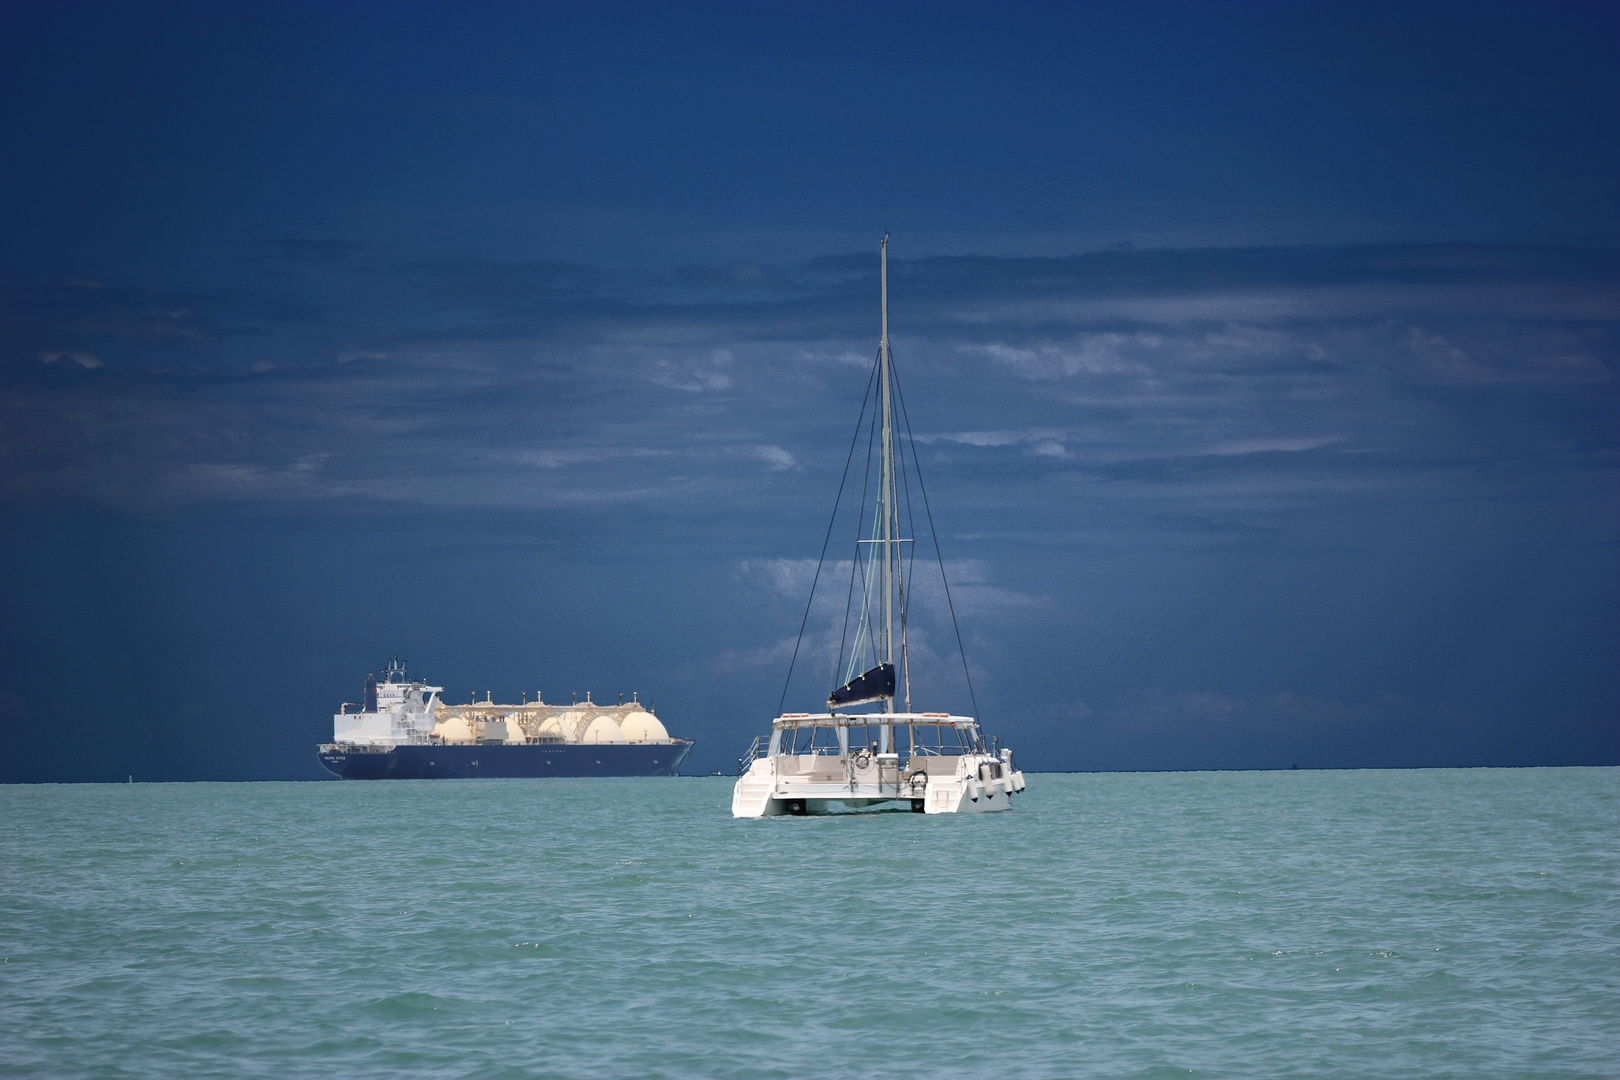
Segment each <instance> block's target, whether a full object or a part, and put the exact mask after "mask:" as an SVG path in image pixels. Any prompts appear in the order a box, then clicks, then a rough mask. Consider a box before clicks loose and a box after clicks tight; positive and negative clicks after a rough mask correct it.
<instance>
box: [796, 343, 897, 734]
mask: <svg viewBox="0 0 1620 1080" xmlns="http://www.w3.org/2000/svg"><path fill="white" fill-rule="evenodd" d="M877 368H878V366H877V362H876V361H873V363H872V373H871V374H870V375H868V376H867V377H866V393H865V394H863V395H862V396H861V414H860V415H859V416H858V417H856V418H855V433H854V434H853V435H851V436H850V437H849V454H848V455H847V456H846V457H845V458H844V475H843V476H841V477H839V478H838V495H837V496H836V497H835V498H834V499H833V511H832V517H830V518H828V519H827V535H826V536H824V537H823V538H822V540H821V557H820V558H818V559H817V560H816V576H815V577H814V578H812V579H811V581H810V598H809V599H808V600H806V601H805V602H804V618H802V619H800V620H799V636H798V638H797V639H795V640H794V642H793V659H791V660H789V661H788V671H787V678H786V679H785V680H783V682H782V700H781V701H779V702H777V705H776V715H778V716H781V715H782V709H783V708H784V707H785V706H786V705H787V692H788V687H789V686H790V685H791V684H792V682H793V666H794V665H795V664H797V663H798V662H799V646H800V645H801V644H803V642H804V628H805V626H807V625H808V624H809V622H810V605H812V604H814V603H815V602H816V583H817V582H819V581H820V580H821V564H822V563H823V562H825V561H826V559H827V544H828V543H829V542H830V541H831V540H832V531H833V523H834V522H835V521H837V520H838V506H839V504H840V503H841V502H843V499H844V484H845V482H846V481H847V480H848V479H849V467H850V465H851V463H853V462H854V460H855V444H856V443H857V442H858V441H859V440H860V437H861V424H862V423H863V422H864V421H865V420H866V399H867V398H868V397H870V396H871V393H872V380H874V379H876V378H877ZM845 618H846V619H847V618H848V616H847V615H846V616H845ZM840 651H842V650H840Z"/></svg>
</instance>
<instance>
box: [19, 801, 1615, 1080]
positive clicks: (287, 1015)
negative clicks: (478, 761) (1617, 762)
mask: <svg viewBox="0 0 1620 1080" xmlns="http://www.w3.org/2000/svg"><path fill="white" fill-rule="evenodd" d="M730 791H731V781H730V780H729V779H719V778H683V779H675V780H669V779H663V780H659V779H651V780H610V781H599V780H534V781H521V780H520V781H442V782H441V781H426V782H383V783H370V784H366V783H338V782H330V783H289V784H183V785H182V784H174V785H167V784H151V785H147V784H134V785H109V786H41V787H32V786H30V787H7V788H3V789H0V822H3V832H0V957H3V960H0V1073H3V1074H5V1075H8V1076H49V1077H176V1076H187V1077H192V1076H220V1077H240V1076H264V1077H297V1076H343V1077H374V1076H375V1077H382V1076H390V1077H392V1076H431V1077H738V1078H742V1077H747V1078H759V1077H844V1076H848V1077H886V1078H909V1077H934V1076H951V1077H979V1076H985V1077H989V1076H994V1077H998V1078H999V1077H1091V1076H1096V1077H1160V1076H1164V1077H1168V1076H1195V1077H1196V1076H1209V1077H1214V1076H1219V1077H1245V1078H1247V1077H1269V1076H1312V1077H1317V1076H1345V1077H1351V1076H1355V1077H1362V1076H1368V1077H1408V1076H1410V1077H1436V1076H1455V1077H1510V1076H1514V1077H1517V1076H1522V1077H1599V1076H1606V1077H1613V1076H1620V769H1502V770H1498V769H1473V770H1434V771H1377V772H1362V771H1357V772H1306V771H1302V772H1251V773H1158V774H1083V775H1036V776H1031V777H1030V782H1029V790H1028V792H1027V793H1025V795H1023V796H1022V797H1021V798H1022V801H1021V803H1019V804H1018V807H1017V809H1016V810H1015V811H1014V812H1013V813H1011V814H1002V815H992V816H983V817H969V816H961V817H925V816H920V815H913V814H910V813H893V814H881V815H871V816H861V817H838V818H820V819H798V818H778V819H767V820H761V821H736V820H733V819H732V818H731V817H730V815H729V812H728V807H729V798H730Z"/></svg>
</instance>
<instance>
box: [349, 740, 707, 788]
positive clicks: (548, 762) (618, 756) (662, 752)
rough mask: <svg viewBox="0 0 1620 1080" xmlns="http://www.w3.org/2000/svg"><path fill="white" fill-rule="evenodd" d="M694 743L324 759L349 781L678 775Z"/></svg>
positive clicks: (440, 750)
mask: <svg viewBox="0 0 1620 1080" xmlns="http://www.w3.org/2000/svg"><path fill="white" fill-rule="evenodd" d="M691 749H692V743H691V742H690V741H687V740H685V739H677V740H675V741H674V742H670V743H629V744H622V743H601V744H593V743H584V744H581V743H552V744H541V745H533V744H529V745H518V746H507V745H502V744H498V743H485V744H480V745H460V746H458V745H449V746H444V745H441V746H431V745H420V744H413V745H404V746H394V747H388V746H378V747H353V746H335V745H323V746H321V747H320V748H319V750H318V756H319V757H320V762H321V764H322V765H323V766H325V768H326V770H327V771H328V772H330V773H331V774H332V775H334V776H337V777H339V778H341V779H344V780H473V779H479V778H485V779H497V778H499V779H530V778H534V777H541V776H675V775H677V772H678V770H679V769H680V765H681V762H682V760H684V759H685V757H686V755H687V754H688V753H690V752H691Z"/></svg>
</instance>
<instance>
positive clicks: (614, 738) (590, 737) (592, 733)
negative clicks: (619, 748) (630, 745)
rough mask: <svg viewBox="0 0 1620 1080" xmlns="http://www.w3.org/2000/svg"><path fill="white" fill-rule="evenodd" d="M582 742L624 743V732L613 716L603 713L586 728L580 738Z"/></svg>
mask: <svg viewBox="0 0 1620 1080" xmlns="http://www.w3.org/2000/svg"><path fill="white" fill-rule="evenodd" d="M579 741H580V742H582V743H622V742H624V732H622V731H620V730H619V725H618V724H615V723H614V722H613V717H611V716H608V715H606V714H603V715H601V716H598V717H596V718H595V719H594V720H592V721H591V722H590V724H588V725H587V726H586V728H585V732H584V734H582V735H581V736H580V739H579Z"/></svg>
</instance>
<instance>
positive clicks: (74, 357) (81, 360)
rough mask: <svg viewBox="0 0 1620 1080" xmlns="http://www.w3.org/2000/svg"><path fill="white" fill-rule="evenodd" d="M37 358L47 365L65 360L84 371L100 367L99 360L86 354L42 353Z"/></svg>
mask: <svg viewBox="0 0 1620 1080" xmlns="http://www.w3.org/2000/svg"><path fill="white" fill-rule="evenodd" d="M39 358H40V360H41V361H43V362H44V363H47V364H54V363H56V362H57V361H58V360H66V361H67V362H68V363H70V364H78V365H79V366H80V367H82V368H85V369H86V370H88V369H90V368H98V367H101V366H102V363H101V360H100V359H98V358H97V357H96V356H95V355H94V354H92V353H87V352H42V353H40V354H39Z"/></svg>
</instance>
